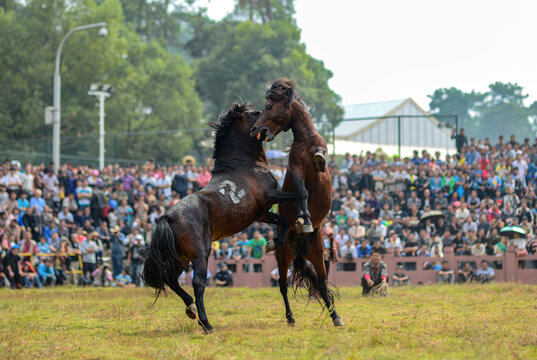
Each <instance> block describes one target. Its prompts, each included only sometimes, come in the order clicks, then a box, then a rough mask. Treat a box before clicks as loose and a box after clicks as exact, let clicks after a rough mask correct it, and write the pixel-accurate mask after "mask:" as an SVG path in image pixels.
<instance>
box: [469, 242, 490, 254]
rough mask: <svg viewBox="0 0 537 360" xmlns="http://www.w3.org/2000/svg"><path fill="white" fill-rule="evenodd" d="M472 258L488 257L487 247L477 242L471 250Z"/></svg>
mask: <svg viewBox="0 0 537 360" xmlns="http://www.w3.org/2000/svg"><path fill="white" fill-rule="evenodd" d="M470 251H471V253H472V256H485V255H487V254H486V252H485V245H483V244H482V243H480V242H476V243H475V244H474V245H472V248H471V250H470Z"/></svg>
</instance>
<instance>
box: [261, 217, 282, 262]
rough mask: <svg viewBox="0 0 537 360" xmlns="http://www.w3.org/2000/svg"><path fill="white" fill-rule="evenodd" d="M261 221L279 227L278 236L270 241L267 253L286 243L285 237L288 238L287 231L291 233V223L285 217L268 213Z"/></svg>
mask: <svg viewBox="0 0 537 360" xmlns="http://www.w3.org/2000/svg"><path fill="white" fill-rule="evenodd" d="M259 221H262V222H265V223H268V224H275V225H277V226H278V227H279V230H278V235H277V236H276V238H275V239H274V240H269V241H268V242H267V245H266V246H265V252H267V253H269V252H271V251H272V250H274V249H276V248H278V247H280V246H281V245H283V243H284V242H285V237H286V236H287V231H289V221H287V219H286V218H284V217H283V216H280V215H278V214H275V213H273V212H268V213H266V214H265V216H264V217H263V218H262V219H260V220H259Z"/></svg>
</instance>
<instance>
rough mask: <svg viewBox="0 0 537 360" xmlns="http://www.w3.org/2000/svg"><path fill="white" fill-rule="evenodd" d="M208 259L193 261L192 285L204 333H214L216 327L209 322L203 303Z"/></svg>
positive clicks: (199, 320)
mask: <svg viewBox="0 0 537 360" xmlns="http://www.w3.org/2000/svg"><path fill="white" fill-rule="evenodd" d="M207 260H208V258H198V259H194V260H193V261H192V265H193V268H194V278H193V279H192V287H193V288H194V296H195V297H196V307H197V308H198V324H200V325H201V327H202V328H203V333H204V334H212V333H213V332H214V328H213V327H212V326H211V324H209V320H208V319H207V313H206V312H205V305H204V303H203V295H204V293H205V284H206V282H207Z"/></svg>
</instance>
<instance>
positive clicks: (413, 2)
mask: <svg viewBox="0 0 537 360" xmlns="http://www.w3.org/2000/svg"><path fill="white" fill-rule="evenodd" d="M201 3H202V4H203V3H205V4H207V5H206V6H207V7H208V13H209V16H211V17H213V18H216V19H219V18H221V17H223V16H225V15H226V14H227V13H228V12H230V11H231V10H232V9H233V4H234V0H210V1H209V2H208V0H203V1H202V2H201ZM295 7H296V19H297V23H298V26H299V27H300V28H301V29H302V42H304V43H305V44H306V47H307V52H308V53H309V54H311V55H312V56H314V57H315V58H317V59H320V60H323V61H324V63H325V66H326V67H327V68H328V69H330V70H331V71H332V72H333V73H334V77H333V78H332V79H331V80H330V87H331V88H332V89H333V90H335V91H336V92H337V93H338V94H339V95H340V96H341V97H342V104H343V105H351V104H357V103H362V102H372V101H383V100H393V99H400V98H406V97H412V98H414V100H416V101H417V102H418V104H419V105H420V106H422V107H423V108H425V110H428V108H429V101H428V98H427V95H428V94H432V92H433V91H434V90H435V89H437V88H440V87H451V86H455V87H457V88H459V89H462V90H464V91H470V90H472V89H475V90H478V91H485V90H486V89H487V86H488V85H489V84H490V83H492V82H494V81H503V82H509V81H510V82H517V83H518V84H519V85H522V86H523V87H524V89H525V93H527V94H529V95H530V97H529V100H528V103H529V102H530V101H534V100H537V46H536V45H537V36H536V35H537V21H536V18H537V1H531V0H526V1H522V0H508V1H507V0H486V1H483V0H464V1H461V0H449V1H447V0H445V1H437V0H421V1H420V0H404V1H403V0H375V1H362V0H330V1H326V0H324V1H320V0H295ZM267 80H268V79H267ZM299 85H300V84H299Z"/></svg>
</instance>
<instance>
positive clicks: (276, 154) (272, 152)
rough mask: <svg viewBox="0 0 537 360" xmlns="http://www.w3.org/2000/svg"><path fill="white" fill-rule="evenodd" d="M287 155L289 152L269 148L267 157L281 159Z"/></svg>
mask: <svg viewBox="0 0 537 360" xmlns="http://www.w3.org/2000/svg"><path fill="white" fill-rule="evenodd" d="M284 157H287V153H286V152H284V151H281V150H268V151H267V158H268V159H281V158H284Z"/></svg>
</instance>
